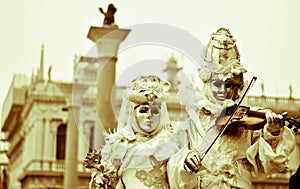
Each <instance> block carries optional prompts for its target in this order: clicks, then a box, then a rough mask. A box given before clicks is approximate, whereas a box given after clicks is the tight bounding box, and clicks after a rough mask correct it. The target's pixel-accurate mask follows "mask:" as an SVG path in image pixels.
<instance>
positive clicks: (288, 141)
mask: <svg viewBox="0 0 300 189" xmlns="http://www.w3.org/2000/svg"><path fill="white" fill-rule="evenodd" d="M274 138H275V139H276V140H277V141H279V142H278V145H277V146H276V147H275V149H273V148H272V146H271V145H270V144H269V143H268V142H267V141H266V139H265V138H263V136H262V135H261V136H260V137H259V139H258V140H257V141H256V142H255V143H254V144H253V145H252V146H251V147H250V148H249V149H248V150H247V158H248V160H249V161H250V162H251V164H252V165H253V166H254V169H255V172H256V173H258V171H259V165H258V164H257V163H256V159H255V156H256V154H259V160H260V162H261V164H262V166H263V171H264V172H265V173H266V174H272V173H275V172H284V171H286V170H287V168H288V161H289V159H290V156H289V155H290V154H291V153H292V152H293V150H294V148H295V136H294V134H293V133H292V131H291V130H290V129H288V128H286V127H284V128H283V131H282V134H281V135H280V136H273V139H274ZM269 139H270V138H269Z"/></svg>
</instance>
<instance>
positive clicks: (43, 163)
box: [24, 160, 90, 173]
mask: <svg viewBox="0 0 300 189" xmlns="http://www.w3.org/2000/svg"><path fill="white" fill-rule="evenodd" d="M24 171H25V172H31V171H40V172H64V171H65V161H64V160H32V161H31V162H30V163H28V164H27V166H25V167H24ZM77 171H78V172H81V173H84V172H90V171H89V169H86V168H85V166H84V164H83V163H82V162H78V163H77Z"/></svg>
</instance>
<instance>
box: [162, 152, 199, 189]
mask: <svg viewBox="0 0 300 189" xmlns="http://www.w3.org/2000/svg"><path fill="white" fill-rule="evenodd" d="M190 151H191V150H188V149H181V150H180V151H179V152H178V153H176V154H175V155H174V156H172V157H171V158H170V160H169V162H168V164H167V173H168V180H169V185H170V189H191V188H193V187H194V186H196V185H197V174H196V173H192V174H191V173H189V172H187V171H185V170H184V168H183V165H184V161H185V157H186V156H187V154H188V153H189V152H190Z"/></svg>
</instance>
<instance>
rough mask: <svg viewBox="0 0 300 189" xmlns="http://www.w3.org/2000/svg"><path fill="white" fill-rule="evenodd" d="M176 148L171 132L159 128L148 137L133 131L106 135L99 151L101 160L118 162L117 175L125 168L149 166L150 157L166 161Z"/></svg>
mask: <svg viewBox="0 0 300 189" xmlns="http://www.w3.org/2000/svg"><path fill="white" fill-rule="evenodd" d="M127 132H128V131H127ZM121 133H122V132H121ZM178 150H179V149H178V144H177V142H176V138H175V137H174V135H173V133H172V132H170V131H168V130H161V131H160V132H158V133H157V134H156V135H152V136H150V137H149V136H147V135H143V134H134V133H133V132H132V135H131V134H129V133H127V134H126V135H124V136H122V134H120V135H117V134H112V135H108V140H107V142H106V145H105V146H104V148H103V149H102V151H101V153H102V157H103V160H106V161H110V162H115V163H116V162H119V164H120V170H119V175H121V174H122V172H123V171H124V170H125V169H130V168H141V169H142V168H144V167H151V166H152V164H151V162H150V161H149V159H150V157H154V158H155V159H156V160H157V161H159V162H161V161H167V160H168V159H169V158H170V157H171V156H172V155H174V154H175V153H176V152H177V151H178Z"/></svg>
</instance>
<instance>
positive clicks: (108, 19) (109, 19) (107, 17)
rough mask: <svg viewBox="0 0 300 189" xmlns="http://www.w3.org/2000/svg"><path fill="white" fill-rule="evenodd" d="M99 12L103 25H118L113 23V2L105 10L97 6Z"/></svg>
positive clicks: (115, 10) (114, 11) (115, 9)
mask: <svg viewBox="0 0 300 189" xmlns="http://www.w3.org/2000/svg"><path fill="white" fill-rule="evenodd" d="M99 10H100V12H101V13H102V14H103V15H104V20H103V27H118V26H117V25H116V24H115V18H114V14H115V13H116V12H117V8H116V7H115V6H114V5H113V4H109V5H108V8H107V11H106V12H104V11H103V9H102V8H101V7H99Z"/></svg>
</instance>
